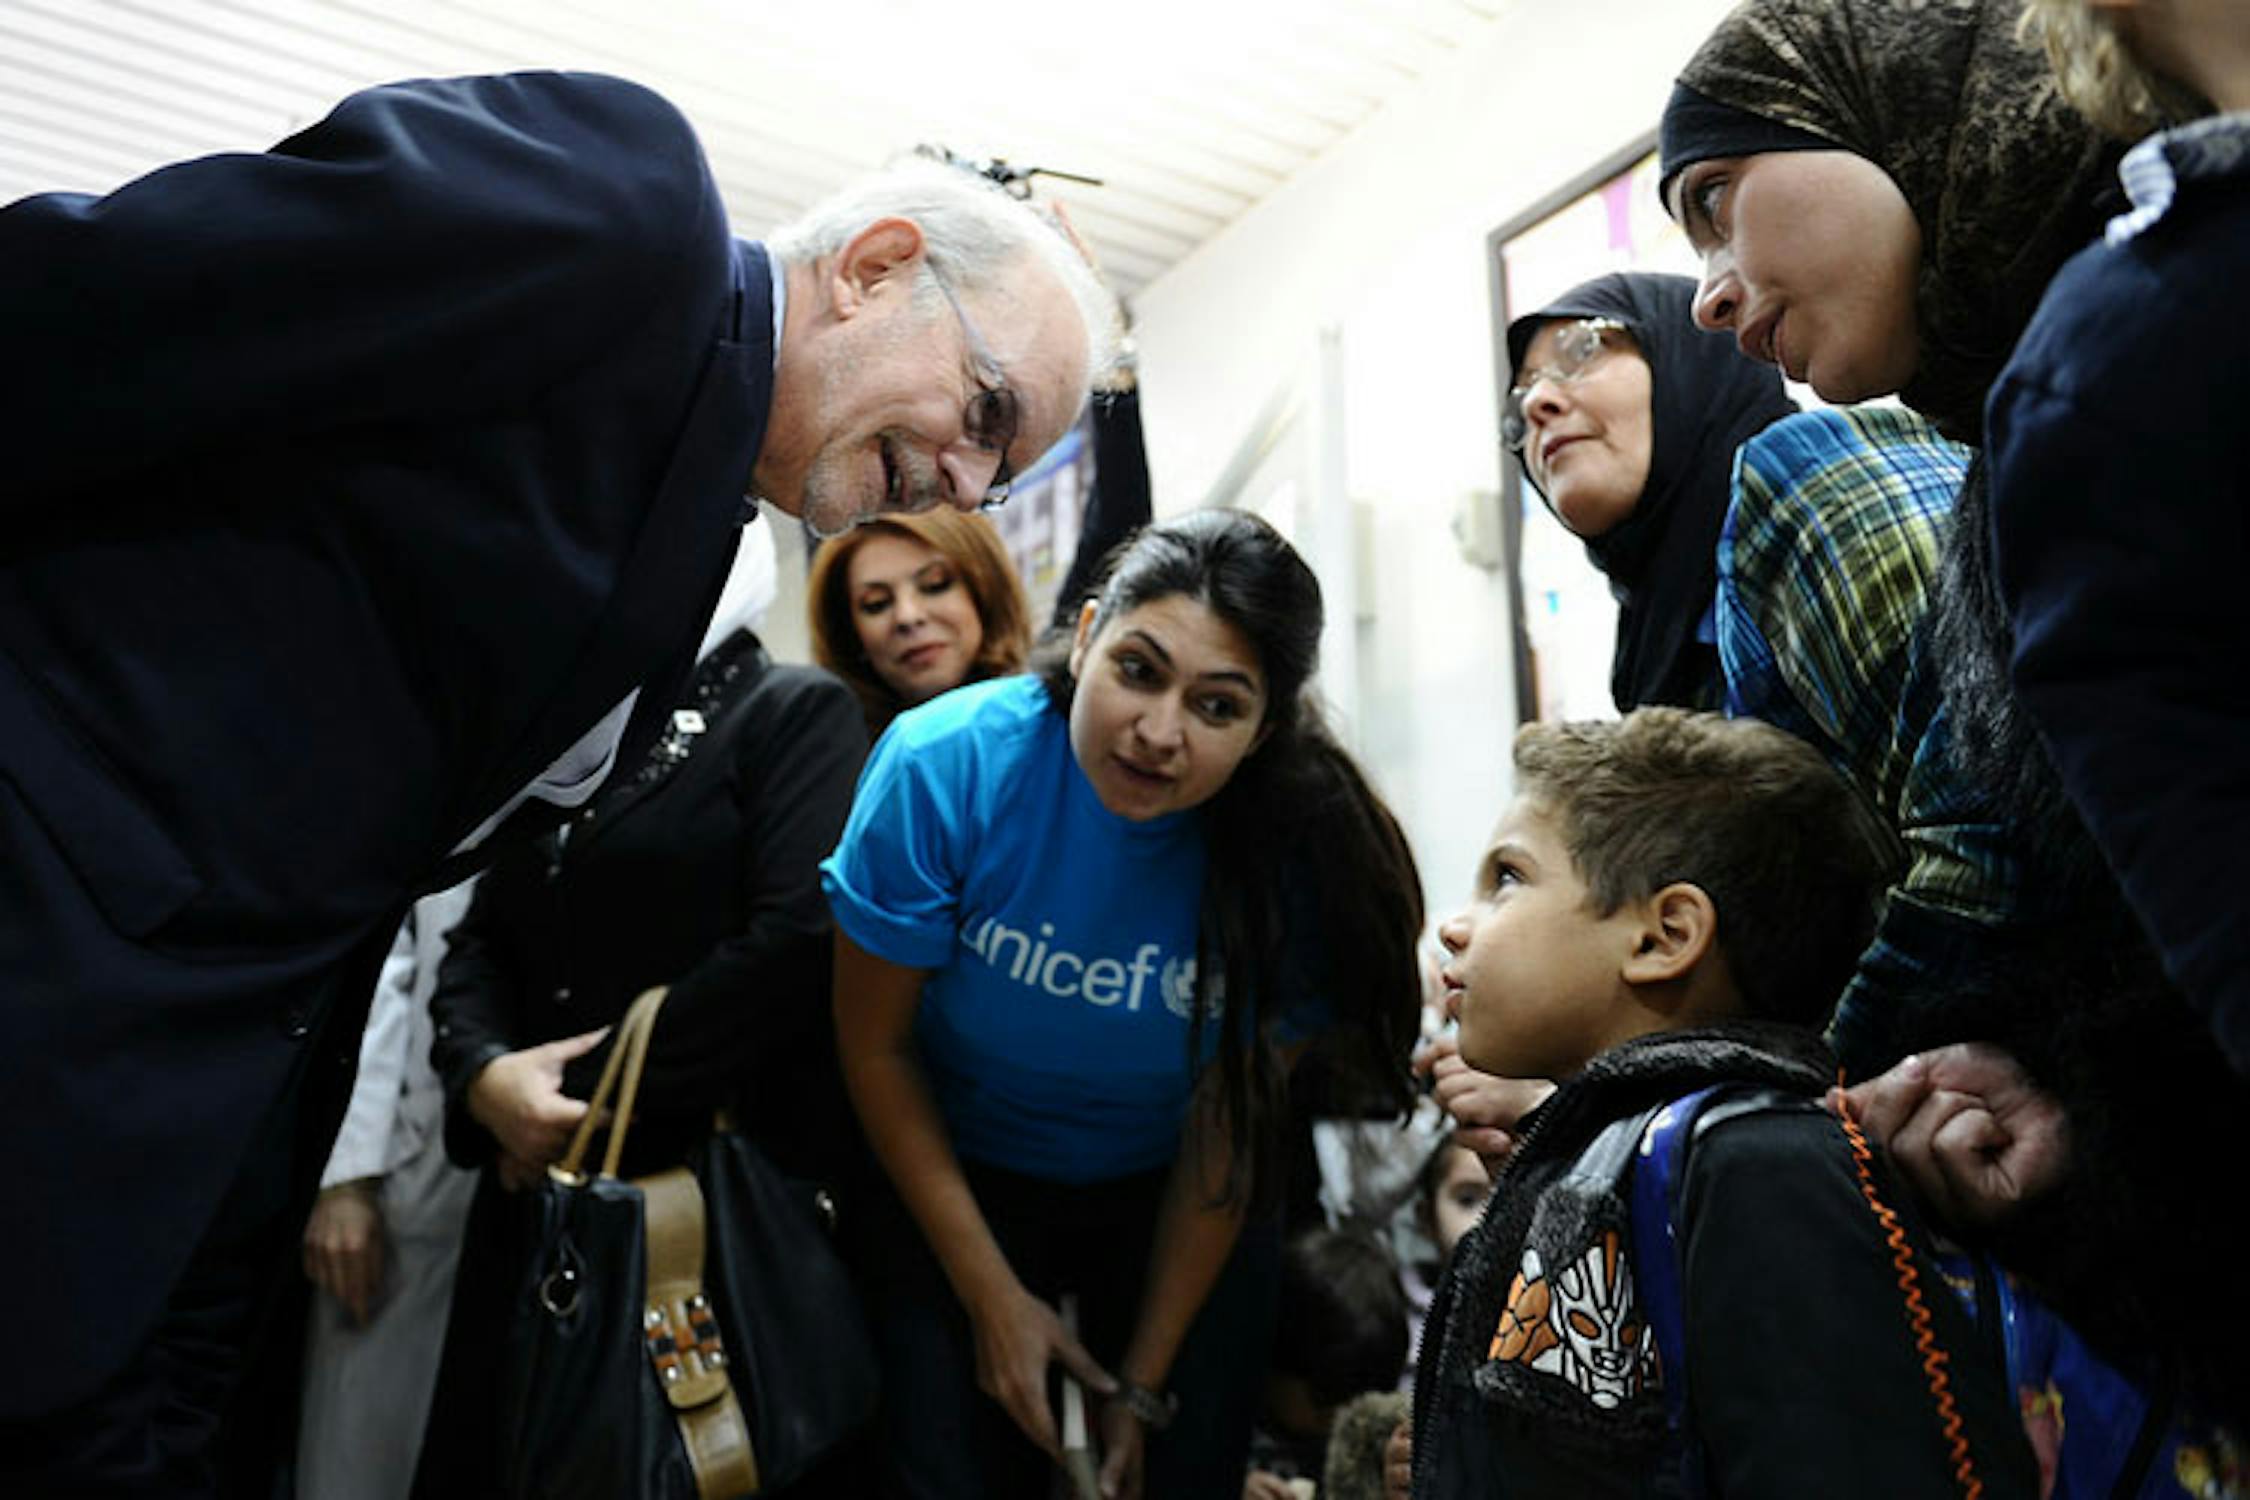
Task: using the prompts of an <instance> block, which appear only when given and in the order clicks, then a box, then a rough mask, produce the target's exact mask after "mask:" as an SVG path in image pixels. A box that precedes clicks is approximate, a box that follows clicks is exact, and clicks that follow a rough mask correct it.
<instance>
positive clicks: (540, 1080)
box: [469, 1026, 609, 1192]
mask: <svg viewBox="0 0 2250 1500" xmlns="http://www.w3.org/2000/svg"><path fill="white" fill-rule="evenodd" d="M607 1035H609V1028H608V1027H606V1026H605V1027H603V1028H602V1029H601V1030H599V1031H588V1032H582V1033H580V1034H579V1035H577V1036H570V1037H564V1038H563V1039H562V1040H560V1041H555V1042H546V1043H542V1044H541V1045H539V1046H537V1047H526V1048H524V1049H523V1050H522V1051H520V1052H504V1053H502V1054H501V1055H500V1056H498V1057H496V1058H494V1059H493V1060H492V1061H490V1062H488V1063H486V1064H485V1065H484V1067H483V1069H482V1070H481V1071H479V1072H478V1074H477V1076H476V1078H475V1080H474V1081H472V1082H471V1083H470V1084H469V1117H470V1118H471V1119H473V1120H475V1121H476V1122H477V1123H478V1124H479V1125H482V1126H483V1127H484V1128H485V1129H487V1130H489V1131H491V1132H492V1138H493V1139H494V1140H496V1141H498V1142H499V1143H500V1183H501V1186H503V1187H505V1188H507V1189H508V1190H509V1191H511V1192H513V1191H516V1190H518V1189H521V1188H523V1187H525V1186H528V1185H529V1184H530V1183H532V1182H534V1181H536V1180H537V1179H538V1176H539V1174H540V1173H541V1172H543V1171H545V1170H546V1169H547V1166H548V1164H549V1163H551V1162H554V1161H558V1160H560V1159H561V1157H562V1154H563V1152H564V1151H566V1150H568V1149H569V1147H570V1133H571V1132H572V1131H574V1130H576V1129H577V1128H578V1122H579V1121H580V1120H583V1119H584V1118H585V1117H586V1101H585V1100H583V1099H573V1098H571V1097H570V1096H569V1095H568V1094H565V1093H564V1092H563V1091H562V1078H563V1069H564V1068H565V1067H566V1066H568V1065H569V1063H570V1061H571V1060H572V1059H573V1058H577V1057H583V1056H584V1055H585V1054H587V1053H589V1052H591V1051H593V1050H594V1049H595V1048H596V1047H598V1046H600V1045H601V1040H602V1038H603V1037H605V1036H607Z"/></svg>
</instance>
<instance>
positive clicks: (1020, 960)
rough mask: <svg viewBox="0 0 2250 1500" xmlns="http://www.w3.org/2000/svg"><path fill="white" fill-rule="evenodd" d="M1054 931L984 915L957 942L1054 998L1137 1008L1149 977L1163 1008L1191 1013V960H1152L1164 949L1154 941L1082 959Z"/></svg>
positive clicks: (1184, 1015)
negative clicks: (1124, 953) (1123, 953)
mask: <svg viewBox="0 0 2250 1500" xmlns="http://www.w3.org/2000/svg"><path fill="white" fill-rule="evenodd" d="M1054 935H1055V927H1054V924H1053V923H1052V922H1041V923H1040V924H1039V932H1038V935H1037V936H1036V937H1035V936H1033V935H1032V934H1030V933H1028V932H1023V931H1021V930H1019V929H1017V928H1014V927H1010V926H1008V925H1006V924H1005V923H1003V922H1000V921H997V920H995V919H994V918H991V917H986V918H985V919H984V920H983V921H981V922H977V923H974V924H972V925H969V926H965V927H963V928H962V929H961V945H962V946H963V947H965V948H967V949H968V950H969V951H970V952H971V953H974V954H975V955H976V956H977V957H979V958H981V959H983V960H984V961H985V962H986V963H988V964H990V965H991V966H992V967H993V968H995V969H998V970H1000V971H1001V972H1002V973H1005V974H1006V975H1007V976H1008V977H1009V978H1010V979H1012V980H1014V981H1015V982H1016V983H1018V984H1021V985H1026V986H1029V987H1030V988H1033V989H1038V990H1044V991H1046V993H1048V994H1050V995H1053V996H1054V997H1055V998H1056V999H1058V1000H1071V999H1077V1000H1083V1001H1085V1002H1086V1003H1087V1004H1089V1005H1098V1006H1101V1007H1103V1008H1104V1009H1107V1008H1108V1007H1110V1006H1113V1005H1123V1006H1124V1007H1125V1009H1126V1010H1128V1011H1138V1010H1139V1009H1140V1008H1141V998H1142V995H1143V994H1144V992H1145V991H1146V989H1147V986H1148V982H1149V980H1150V979H1152V978H1153V979H1155V980H1156V994H1157V997H1158V998H1160V999H1161V1000H1162V1001H1163V1002H1164V1008H1165V1009H1166V1010H1168V1011H1170V1012H1171V1013H1172V1014H1173V1015H1175V1016H1178V1017H1180V1018H1181V1019H1183V1020H1185V1019H1186V1018H1187V1017H1188V1016H1189V1015H1190V1014H1192V1013H1193V1011H1194V1009H1195V960H1194V959H1192V958H1166V959H1164V961H1163V965H1162V967H1161V968H1159V967H1158V965H1157V962H1156V960H1157V959H1158V958H1159V957H1161V956H1162V954H1163V952H1164V949H1163V947H1162V946H1161V945H1160V944H1157V943H1143V944H1141V945H1140V946H1139V947H1138V948H1136V949H1134V950H1133V956H1132V957H1131V958H1130V959H1117V958H1085V957H1083V956H1081V955H1079V954H1076V953H1073V952H1071V951H1070V950H1069V949H1068V948H1058V947H1054V946H1052V939H1053V938H1054Z"/></svg>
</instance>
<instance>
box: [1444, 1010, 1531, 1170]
mask: <svg viewBox="0 0 2250 1500" xmlns="http://www.w3.org/2000/svg"><path fill="white" fill-rule="evenodd" d="M1414 1071H1415V1072H1417V1073H1421V1074H1424V1075H1426V1076H1427V1077H1429V1078H1430V1079H1431V1080H1432V1081H1433V1085H1434V1086H1433V1088H1432V1089H1431V1092H1432V1093H1433V1094H1434V1095H1435V1096H1436V1098H1437V1102H1438V1107H1439V1108H1440V1109H1443V1110H1444V1111H1445V1112H1446V1113H1447V1114H1448V1115H1451V1116H1452V1117H1453V1123H1454V1132H1453V1136H1454V1139H1455V1140H1457V1141H1459V1142H1460V1143H1461V1144H1462V1145H1464V1146H1466V1147H1468V1148H1469V1149H1470V1150H1471V1151H1474V1152H1475V1153H1476V1154H1477V1155H1478V1156H1480V1157H1482V1158H1483V1159H1484V1170H1485V1175H1487V1176H1491V1175H1494V1174H1496V1173H1497V1172H1498V1171H1499V1170H1500V1166H1501V1164H1502V1163H1503V1162H1505V1161H1507V1159H1508V1157H1509V1156H1510V1155H1511V1154H1512V1153H1513V1152H1514V1151H1515V1149H1516V1125H1517V1123H1518V1122H1519V1121H1521V1120H1522V1119H1523V1117H1524V1116H1525V1115H1528V1114H1530V1113H1531V1112H1532V1111H1533V1110H1535V1109H1537V1108H1538V1107H1539V1106H1540V1105H1542V1104H1544V1103H1546V1102H1547V1096H1548V1095H1549V1094H1552V1093H1553V1092H1554V1091H1555V1086H1554V1085H1553V1084H1551V1083H1549V1082H1548V1081H1547V1080H1546V1079H1544V1078H1502V1077H1500V1076H1499V1075H1497V1074H1494V1073H1485V1072H1480V1071H1479V1070H1477V1069H1476V1068H1473V1067H1471V1066H1470V1065H1469V1064H1468V1063H1467V1062H1465V1061H1463V1059H1462V1057H1461V1040H1460V1038H1459V1037H1457V1036H1454V1035H1452V1034H1450V1033H1448V1034H1447V1035H1444V1036H1440V1037H1437V1038H1434V1039H1433V1040H1432V1041H1431V1042H1430V1045H1429V1046H1428V1047H1426V1048H1425V1049H1423V1051H1422V1052H1421V1054H1420V1055H1419V1056H1417V1057H1416V1058H1415V1059H1414Z"/></svg>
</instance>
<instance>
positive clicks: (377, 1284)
mask: <svg viewBox="0 0 2250 1500" xmlns="http://www.w3.org/2000/svg"><path fill="white" fill-rule="evenodd" d="M378 1181H379V1179H376V1178H373V1177H363V1178H360V1179H359V1180H357V1181H355V1182H339V1183H337V1184H336V1185H335V1186H334V1187H332V1188H326V1189H323V1190H322V1192H321V1195H320V1196H319V1197H318V1198H316V1199H314V1200H313V1211H312V1218H311V1219H310V1220H308V1221H307V1222H306V1224H305V1275H306V1276H308V1277H310V1278H311V1279H312V1283H313V1285H315V1286H317V1287H319V1288H320V1289H321V1290H323V1291H325V1292H326V1293H328V1295H329V1296H331V1297H334V1298H335V1299H336V1300H337V1301H338V1302H340V1303H342V1304H343V1305H344V1310H345V1311H346V1312H348V1313H350V1314H351V1315H352V1323H353V1325H354V1326H356V1327H360V1328H365V1327H366V1326H367V1323H368V1320H369V1319H370V1318H371V1317H373V1316H374V1313H375V1307H376V1304H377V1302H378V1301H379V1300H380V1297H381V1293H382V1289H383V1210H382V1206H381V1204H380V1203H379V1202H378V1201H377V1199H376V1188H377V1183H378Z"/></svg>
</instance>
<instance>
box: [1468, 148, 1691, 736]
mask: <svg viewBox="0 0 2250 1500" xmlns="http://www.w3.org/2000/svg"><path fill="white" fill-rule="evenodd" d="M1655 147H1656V137H1655V134H1654V133H1653V132H1651V133H1649V134H1647V135H1644V136H1641V137H1640V138H1639V139H1637V140H1634V141H1632V142H1630V143H1629V144H1627V145H1625V146H1623V147H1620V148H1619V149H1618V150H1616V151H1614V152H1612V153H1610V154H1609V155H1608V156H1606V157H1604V158H1602V159H1601V160H1600V161H1598V162H1596V163H1594V164H1593V165H1592V166H1590V167H1588V168H1587V169H1586V170H1585V171H1584V172H1582V173H1580V174H1579V175H1578V176H1577V177H1575V178H1573V179H1572V180H1571V181H1570V182H1568V183H1566V184H1564V185H1563V186H1562V187H1561V188H1559V189H1557V190H1556V191H1555V192H1553V193H1550V194H1549V195H1548V196H1546V197H1545V198H1542V199H1541V200H1540V201H1539V202H1537V203H1535V204H1533V205H1532V206H1531V207H1530V208H1529V209H1527V210H1525V211H1524V212H1523V213H1521V214H1518V215H1517V216H1516V217H1514V218H1512V219H1510V220H1509V221H1508V222H1506V223H1505V224H1502V225H1501V226H1500V227H1499V228H1497V229H1495V230H1493V231H1492V232H1491V234H1490V235H1488V236H1486V240H1485V246H1486V253H1487V260H1488V263H1489V266H1490V271H1491V276H1492V306H1493V311H1494V315H1495V316H1494V322H1493V329H1492V357H1493V363H1494V368H1495V370H1496V371H1497V374H1498V379H1497V381H1496V385H1495V388H1496V390H1497V391H1498V393H1499V396H1500V399H1501V401H1502V402H1503V403H1505V401H1506V399H1507V391H1508V387H1509V384H1510V376H1511V373H1512V372H1511V371H1510V370H1509V368H1508V323H1509V320H1510V319H1512V318H1513V317H1514V316H1515V315H1516V313H1517V312H1518V311H1519V310H1529V309H1532V308H1536V307H1539V306H1541V305H1543V304H1545V303H1546V302H1548V301H1549V300H1551V299H1553V298H1554V297H1556V296H1558V295H1559V294H1561V293H1563V292H1566V291H1568V290H1569V289H1570V288H1572V287H1574V286H1576V285H1578V284H1579V283H1580V282H1582V281H1588V280H1591V279H1592V278H1594V277H1596V276H1600V275H1603V274H1605V273H1607V272H1610V271H1678V272H1680V273H1681V274H1683V275H1691V276H1692V275H1695V274H1696V273H1697V272H1698V271H1699V270H1700V269H1701V267H1700V265H1699V263H1698V261H1697V259H1696V256H1695V254H1694V252H1693V251H1691V250H1690V249H1689V248H1688V243H1687V239H1686V237H1685V236H1684V235H1682V234H1681V233H1680V231H1679V229H1678V227H1677V226H1676V225H1674V224H1673V223H1672V221H1671V220H1670V219H1669V218H1667V217H1666V216H1665V213H1664V209H1663V207H1662V205H1660V204H1659V203H1658V202H1657V198H1656V150H1655ZM1501 415H1502V414H1501V412H1499V411H1495V412H1494V413H1493V422H1492V430H1493V440H1494V441H1495V442H1496V443H1497V442H1499V441H1500V437H1499V434H1500V418H1501ZM1500 475H1501V480H1500V484H1501V488H1500V506H1501V525H1502V536H1503V538H1504V541H1505V545H1506V552H1507V568H1508V572H1509V577H1510V579H1511V580H1512V582H1513V583H1514V600H1513V603H1512V606H1511V608H1512V611H1513V613H1514V616H1515V651H1516V713H1517V716H1518V718H1519V719H1520V720H1522V721H1524V722H1529V721H1531V720H1533V719H1588V718H1608V717H1613V716H1614V715H1615V713H1616V709H1615V708H1614V706H1613V705H1612V703H1611V701H1610V693H1609V659H1610V653H1611V650H1612V647H1613V645H1614V643H1615V641H1616V635H1617V605H1616V602H1615V601H1614V600H1613V599H1612V598H1611V597H1610V593H1609V584H1608V581H1607V580H1606V579H1604V578H1603V577H1602V575H1601V573H1600V572H1598V571H1597V570H1596V569H1595V567H1594V565H1593V563H1592V562H1591V561H1589V560H1588V559H1587V557H1586V553H1585V549H1584V548H1583V547H1582V546H1581V545H1580V543H1579V542H1578V540H1577V538H1575V537H1573V536H1572V535H1571V534H1570V533H1569V532H1568V531H1566V530H1564V529H1563V526H1562V523H1561V522H1560V521H1557V520H1556V519H1555V518H1554V517H1553V516H1552V515H1550V514H1548V512H1547V509H1546V507H1545V506H1544V505H1543V504H1542V503H1541V501H1540V498H1539V493H1538V491H1536V490H1535V489H1533V488H1532V487H1531V486H1530V485H1528V484H1525V483H1524V482H1523V473H1522V470H1521V469H1520V468H1519V467H1518V465H1517V463H1516V458H1515V455H1514V454H1512V453H1508V452H1502V454H1501V455H1500Z"/></svg>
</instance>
